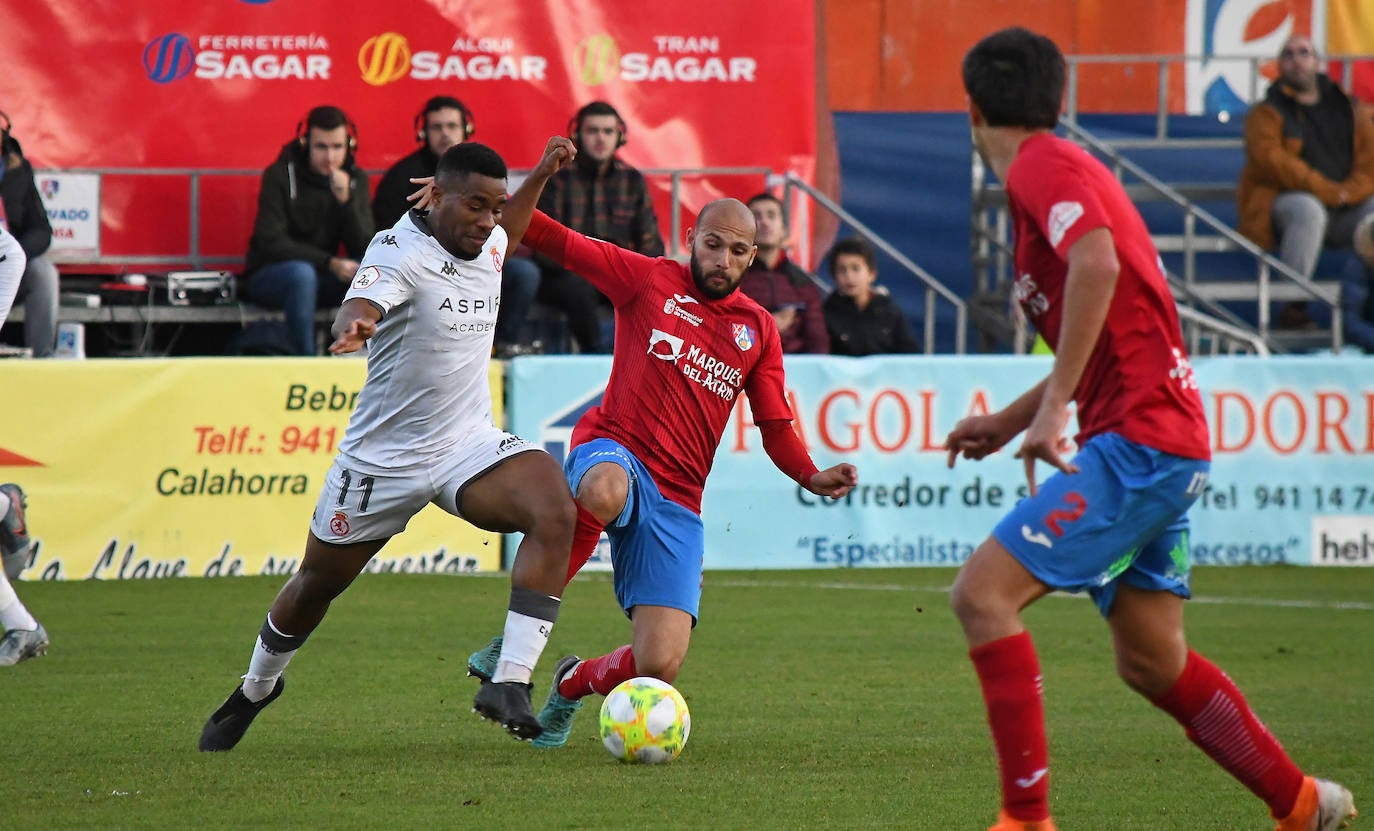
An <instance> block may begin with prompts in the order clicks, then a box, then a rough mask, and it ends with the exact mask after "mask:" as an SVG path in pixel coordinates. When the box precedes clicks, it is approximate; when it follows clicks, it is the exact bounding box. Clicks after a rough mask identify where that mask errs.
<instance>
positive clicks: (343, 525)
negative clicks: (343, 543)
mask: <svg viewBox="0 0 1374 831" xmlns="http://www.w3.org/2000/svg"><path fill="white" fill-rule="evenodd" d="M329 530H330V531H331V532H333V534H334V536H336V537H344V536H347V535H348V517H347V516H345V515H344V512H343V511H335V512H334V517H333V519H331V520H329Z"/></svg>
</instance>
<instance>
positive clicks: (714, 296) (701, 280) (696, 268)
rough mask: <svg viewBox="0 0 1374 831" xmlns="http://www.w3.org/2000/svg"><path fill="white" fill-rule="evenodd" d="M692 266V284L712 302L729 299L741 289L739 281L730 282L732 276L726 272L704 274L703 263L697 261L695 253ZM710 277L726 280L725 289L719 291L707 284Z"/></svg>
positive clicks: (694, 253)
mask: <svg viewBox="0 0 1374 831" xmlns="http://www.w3.org/2000/svg"><path fill="white" fill-rule="evenodd" d="M690 266H691V269H692V283H693V284H694V285H696V287H697V291H699V292H701V293H702V295H704V296H705V297H707V298H709V299H711V300H720V299H721V298H723V297H729V296H730V295H731V294H732V293H734V291H735V289H736V288H738V287H739V281H738V280H736V281H735V282H733V283H732V282H730V275H729V274H727V273H726V272H725V271H724V270H720V271H712V272H711V273H710V274H703V273H702V271H701V262H700V261H699V260H697V253H696V252H695V251H693V252H692V259H691V262H690ZM710 277H720V278H722V279H723V280H725V288H724V289H718V288H712V287H711V286H709V285H708V284H707V283H706V280H707V279H708V278H710Z"/></svg>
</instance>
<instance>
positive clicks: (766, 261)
mask: <svg viewBox="0 0 1374 831" xmlns="http://www.w3.org/2000/svg"><path fill="white" fill-rule="evenodd" d="M749 210H751V211H753V213H754V221H755V222H756V223H757V224H758V232H757V234H756V235H755V237H754V240H755V243H756V244H757V245H758V248H759V251H758V254H757V255H756V256H755V257H754V262H753V264H752V265H750V266H749V270H748V271H746V272H744V279H743V280H741V281H740V284H739V290H740V291H742V292H744V294H746V295H747V296H749V297H751V298H753V300H754V302H756V303H758V304H759V305H760V306H762V307H764V308H765V309H767V310H768V311H770V312H772V313H773V319H774V320H775V321H776V322H777V324H778V334H779V335H780V336H781V337H782V351H783V352H785V353H797V352H809V353H811V354H815V355H825V354H828V353H829V352H830V335H828V334H826V331H825V312H824V311H822V309H821V292H820V289H818V288H816V284H815V283H813V282H812V281H811V277H810V275H808V274H807V273H806V272H805V271H802V270H801V268H800V267H798V266H797V265H796V264H794V263H793V262H792V261H791V260H789V259H787V254H786V252H784V251H783V247H784V246H785V245H786V244H787V217H786V215H785V214H784V213H783V210H782V202H781V201H780V200H779V199H778V198H777V197H776V196H773V195H772V194H771V193H760V194H759V195H757V196H755V197H754V198H752V199H750V200H749Z"/></svg>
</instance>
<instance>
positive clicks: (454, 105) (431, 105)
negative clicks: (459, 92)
mask: <svg viewBox="0 0 1374 831" xmlns="http://www.w3.org/2000/svg"><path fill="white" fill-rule="evenodd" d="M440 110H457V111H458V113H459V114H460V115H462V116H463V129H464V130H465V131H467V132H471V131H470V130H468V128H469V127H471V126H472V113H470V112H468V108H467V107H465V106H463V102H462V101H459V100H458V99H457V98H454V97H453V96H452V95H436V96H434V97H433V98H431V99H429V100H428V101H426V102H425V108H424V109H423V110H420V128H421V129H423V128H424V127H425V126H427V125H428V123H429V114H430V113H437V112H439V111H440Z"/></svg>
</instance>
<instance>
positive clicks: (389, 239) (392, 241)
mask: <svg viewBox="0 0 1374 831" xmlns="http://www.w3.org/2000/svg"><path fill="white" fill-rule="evenodd" d="M377 244H378V245H393V246H395V247H397V248H400V247H401V246H399V245H396V235H395V234H387V235H385V236H383V237H382V241H381V242H379V243H377Z"/></svg>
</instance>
